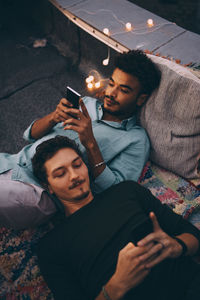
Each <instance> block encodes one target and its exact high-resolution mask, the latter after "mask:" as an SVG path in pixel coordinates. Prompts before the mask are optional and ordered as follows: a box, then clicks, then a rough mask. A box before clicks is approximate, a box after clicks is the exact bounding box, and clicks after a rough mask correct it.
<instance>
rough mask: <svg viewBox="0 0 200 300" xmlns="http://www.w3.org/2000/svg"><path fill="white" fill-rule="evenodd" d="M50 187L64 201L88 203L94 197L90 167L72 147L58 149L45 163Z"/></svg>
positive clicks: (51, 191)
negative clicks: (90, 179)
mask: <svg viewBox="0 0 200 300" xmlns="http://www.w3.org/2000/svg"><path fill="white" fill-rule="evenodd" d="M44 166H45V168H46V173H47V180H48V189H49V192H50V193H54V194H55V195H56V196H57V197H58V198H59V199H60V200H61V201H62V202H63V203H65V202H66V203H67V202H71V203H78V202H84V204H85V203H87V202H89V201H90V200H91V199H92V193H91V190H90V182H89V176H88V169H87V167H86V165H85V163H84V162H83V160H82V159H81V157H80V156H79V155H78V154H77V153H76V152H75V151H74V150H73V149H71V148H63V149H60V150H58V151H57V152H56V153H55V155H54V156H53V157H52V158H50V159H49V160H47V161H46V162H45V164H44Z"/></svg>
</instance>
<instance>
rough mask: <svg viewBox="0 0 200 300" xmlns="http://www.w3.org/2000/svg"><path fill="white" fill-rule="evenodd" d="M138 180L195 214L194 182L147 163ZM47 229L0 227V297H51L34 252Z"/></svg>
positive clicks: (199, 193) (199, 200)
mask: <svg viewBox="0 0 200 300" xmlns="http://www.w3.org/2000/svg"><path fill="white" fill-rule="evenodd" d="M139 182H140V183H141V184H142V185H144V186H145V187H147V188H149V189H150V190H151V192H152V193H153V194H154V195H155V196H156V197H158V198H159V199H160V201H161V202H163V203H166V204H168V205H169V206H170V207H171V208H172V209H173V210H174V211H176V212H177V213H179V214H182V215H183V216H184V218H189V216H191V214H192V215H196V214H195V213H196V212H197V213H198V210H199V208H200V190H199V189H197V188H196V187H195V185H194V182H193V183H191V182H188V181H186V180H184V179H183V178H180V177H178V176H176V175H174V174H173V173H170V172H168V171H166V170H163V169H161V168H159V167H157V166H155V165H153V164H151V163H150V162H148V163H147V165H146V166H145V168H144V170H143V173H142V176H141V177H140V180H139ZM195 220H196V221H195V222H196V224H200V221H199V217H198V218H196V219H195ZM196 224H195V225H196ZM51 228H52V224H51V223H48V224H45V225H43V226H40V227H38V228H36V229H31V230H20V231H14V230H10V229H5V228H0V299H5V300H38V299H40V300H46V299H47V300H53V296H52V294H51V292H50V290H49V289H48V287H47V285H46V283H45V282H44V279H43V277H42V276H41V274H40V270H39V267H38V265H37V257H36V255H35V248H36V246H37V243H38V240H39V239H40V238H41V237H42V236H44V235H45V234H46V233H47V232H48V231H49V230H51Z"/></svg>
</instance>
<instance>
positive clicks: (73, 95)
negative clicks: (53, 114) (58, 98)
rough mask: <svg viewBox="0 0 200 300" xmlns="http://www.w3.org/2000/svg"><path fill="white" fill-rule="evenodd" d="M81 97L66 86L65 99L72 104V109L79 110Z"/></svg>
mask: <svg viewBox="0 0 200 300" xmlns="http://www.w3.org/2000/svg"><path fill="white" fill-rule="evenodd" d="M80 97H81V95H80V94H79V93H77V92H76V91H74V90H73V89H72V88H71V87H69V86H67V94H66V98H67V100H68V101H70V102H71V103H72V104H73V107H74V108H79V99H80Z"/></svg>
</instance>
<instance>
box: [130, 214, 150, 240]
mask: <svg viewBox="0 0 200 300" xmlns="http://www.w3.org/2000/svg"><path fill="white" fill-rule="evenodd" d="M151 232H153V224H152V221H151V219H150V218H149V217H147V218H146V219H145V220H144V221H143V222H142V223H141V224H139V225H138V226H137V227H136V228H134V229H133V230H132V231H131V242H133V243H134V244H135V245H136V244H137V242H139V241H140V240H142V239H143V238H144V237H145V236H146V235H148V234H150V233H151Z"/></svg>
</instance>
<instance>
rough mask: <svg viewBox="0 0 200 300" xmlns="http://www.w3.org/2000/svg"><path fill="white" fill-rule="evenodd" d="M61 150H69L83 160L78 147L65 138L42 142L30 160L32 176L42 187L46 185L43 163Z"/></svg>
mask: <svg viewBox="0 0 200 300" xmlns="http://www.w3.org/2000/svg"><path fill="white" fill-rule="evenodd" d="M63 148H71V149H73V150H74V151H75V152H76V153H77V154H78V155H79V156H80V157H81V158H83V157H82V153H81V151H80V149H79V147H78V145H77V144H76V143H75V142H74V141H73V140H71V139H69V138H68V137H65V136H60V135H57V136H56V137H54V138H51V139H49V140H46V141H44V142H42V143H41V144H39V145H38V146H37V147H36V152H35V155H34V156H33V158H32V160H31V161H32V167H33V174H34V176H35V177H36V178H37V179H38V181H39V182H40V183H41V184H42V185H45V184H48V181H47V174H46V169H45V166H44V164H45V162H46V161H47V160H48V159H50V158H52V157H53V156H54V154H56V152H58V151H59V150H60V149H63Z"/></svg>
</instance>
